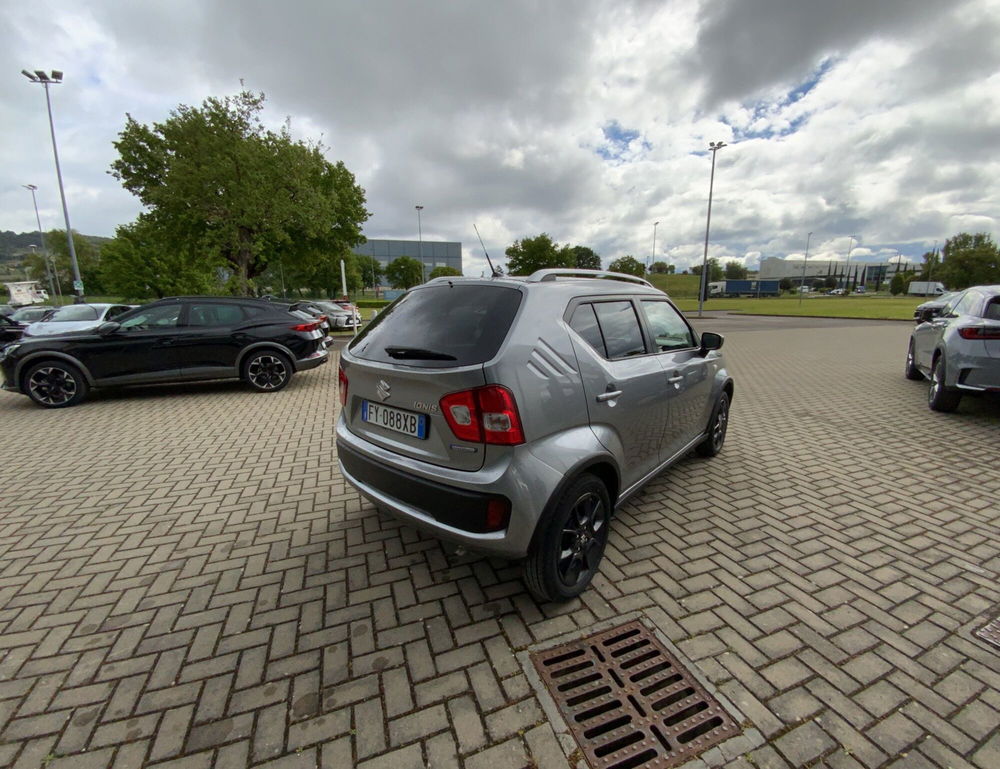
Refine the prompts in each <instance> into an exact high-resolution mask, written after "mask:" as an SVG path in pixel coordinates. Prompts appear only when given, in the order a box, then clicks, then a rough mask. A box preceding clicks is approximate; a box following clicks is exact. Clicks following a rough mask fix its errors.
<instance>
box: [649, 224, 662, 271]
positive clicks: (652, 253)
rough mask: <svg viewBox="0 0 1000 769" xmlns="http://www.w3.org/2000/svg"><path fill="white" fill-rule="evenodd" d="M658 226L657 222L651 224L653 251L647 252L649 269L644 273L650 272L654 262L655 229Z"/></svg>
mask: <svg viewBox="0 0 1000 769" xmlns="http://www.w3.org/2000/svg"><path fill="white" fill-rule="evenodd" d="M659 226H660V223H659V222H653V250H652V251H650V252H649V268H648V269H647V270H646V272H652V269H653V263H654V262H655V261H656V228H657V227H659Z"/></svg>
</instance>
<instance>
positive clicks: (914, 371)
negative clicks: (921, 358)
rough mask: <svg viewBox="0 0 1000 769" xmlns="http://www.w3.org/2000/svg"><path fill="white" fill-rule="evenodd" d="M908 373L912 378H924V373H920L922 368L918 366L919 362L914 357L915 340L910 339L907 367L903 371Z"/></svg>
mask: <svg viewBox="0 0 1000 769" xmlns="http://www.w3.org/2000/svg"><path fill="white" fill-rule="evenodd" d="M903 373H904V374H906V378H907V379H912V380H913V381H914V382H917V381H919V380H921V379H923V378H924V375H923V374H921V373H920V369H918V368H917V362H916V360H915V359H914V357H913V340H912V339H911V340H910V347H909V349H907V351H906V369H905V371H904V372H903Z"/></svg>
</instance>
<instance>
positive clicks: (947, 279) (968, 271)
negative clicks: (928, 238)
mask: <svg viewBox="0 0 1000 769" xmlns="http://www.w3.org/2000/svg"><path fill="white" fill-rule="evenodd" d="M941 256H942V262H943V263H942V265H941V267H940V270H939V272H938V273H937V274H936V275H935V279H937V280H940V281H942V282H944V283H946V284H947V285H948V287H949V288H952V289H962V288H968V287H969V286H977V285H980V286H981V285H992V284H994V283H1000V251H998V250H997V245H996V243H994V242H993V238H992V237H991V236H990V235H989V234H987V233H985V232H977V233H976V234H975V235H973V234H970V233H968V232H960V233H958V234H957V235H955V236H954V237H951V238H948V240H946V241H945V242H944V248H942V249H941Z"/></svg>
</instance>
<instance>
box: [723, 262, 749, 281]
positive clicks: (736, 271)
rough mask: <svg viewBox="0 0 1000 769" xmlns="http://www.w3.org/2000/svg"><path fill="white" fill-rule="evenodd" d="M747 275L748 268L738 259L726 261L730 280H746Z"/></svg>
mask: <svg viewBox="0 0 1000 769" xmlns="http://www.w3.org/2000/svg"><path fill="white" fill-rule="evenodd" d="M747 275H748V272H747V268H746V267H744V266H743V265H742V264H740V263H739V262H737V261H736V260H732V261H728V262H726V278H727V279H728V280H744V279H745V278H746V276H747Z"/></svg>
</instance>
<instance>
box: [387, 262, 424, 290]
mask: <svg viewBox="0 0 1000 769" xmlns="http://www.w3.org/2000/svg"><path fill="white" fill-rule="evenodd" d="M423 271H424V268H423V265H422V264H421V263H420V262H419V261H418V260H416V259H414V258H413V257H412V256H400V257H399V258H397V259H393V260H392V261H391V262H389V264H387V265H386V267H385V278H386V280H388V281H389V285H391V286H392V287H393V288H411V287H412V286H415V285H417V284H418V283H420V282H422V281H423V279H424V275H423Z"/></svg>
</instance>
